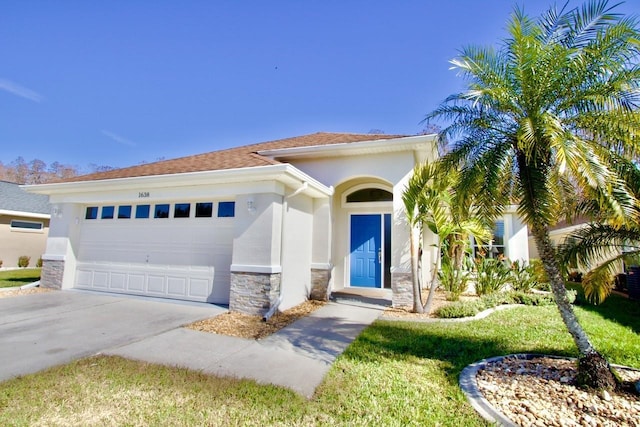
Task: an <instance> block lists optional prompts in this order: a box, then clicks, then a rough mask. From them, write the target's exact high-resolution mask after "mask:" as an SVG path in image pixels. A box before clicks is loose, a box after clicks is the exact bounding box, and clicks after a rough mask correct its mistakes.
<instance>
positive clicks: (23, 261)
mask: <svg viewBox="0 0 640 427" xmlns="http://www.w3.org/2000/svg"><path fill="white" fill-rule="evenodd" d="M30 261H31V257H28V256H26V255H22V256H20V257H19V258H18V267H22V268H25V267H29V262H30Z"/></svg>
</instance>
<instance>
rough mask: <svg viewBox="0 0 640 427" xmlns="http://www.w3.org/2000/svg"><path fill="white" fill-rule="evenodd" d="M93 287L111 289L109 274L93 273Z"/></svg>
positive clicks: (104, 272) (103, 272)
mask: <svg viewBox="0 0 640 427" xmlns="http://www.w3.org/2000/svg"><path fill="white" fill-rule="evenodd" d="M93 286H94V287H96V288H102V289H106V288H108V287H109V273H108V272H106V271H94V272H93Z"/></svg>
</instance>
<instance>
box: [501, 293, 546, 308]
mask: <svg viewBox="0 0 640 427" xmlns="http://www.w3.org/2000/svg"><path fill="white" fill-rule="evenodd" d="M510 296H511V299H512V300H513V303H514V304H523V305H551V304H553V303H554V302H553V295H551V294H533V293H527V292H519V291H515V292H511V293H510Z"/></svg>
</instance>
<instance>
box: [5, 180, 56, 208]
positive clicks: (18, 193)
mask: <svg viewBox="0 0 640 427" xmlns="http://www.w3.org/2000/svg"><path fill="white" fill-rule="evenodd" d="M0 209H2V210H8V211H17V212H29V213H40V214H49V213H50V212H51V207H50V205H49V196H44V195H42V194H32V193H27V192H26V191H24V190H23V189H21V188H20V186H19V185H18V184H14V183H13V182H7V181H0Z"/></svg>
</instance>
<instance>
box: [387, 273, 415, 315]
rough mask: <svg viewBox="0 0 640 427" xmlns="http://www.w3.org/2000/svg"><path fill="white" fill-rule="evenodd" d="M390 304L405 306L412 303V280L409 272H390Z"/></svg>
mask: <svg viewBox="0 0 640 427" xmlns="http://www.w3.org/2000/svg"><path fill="white" fill-rule="evenodd" d="M391 291H392V295H391V305H392V306H393V307H406V306H412V305H413V282H412V280H411V273H391Z"/></svg>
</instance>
